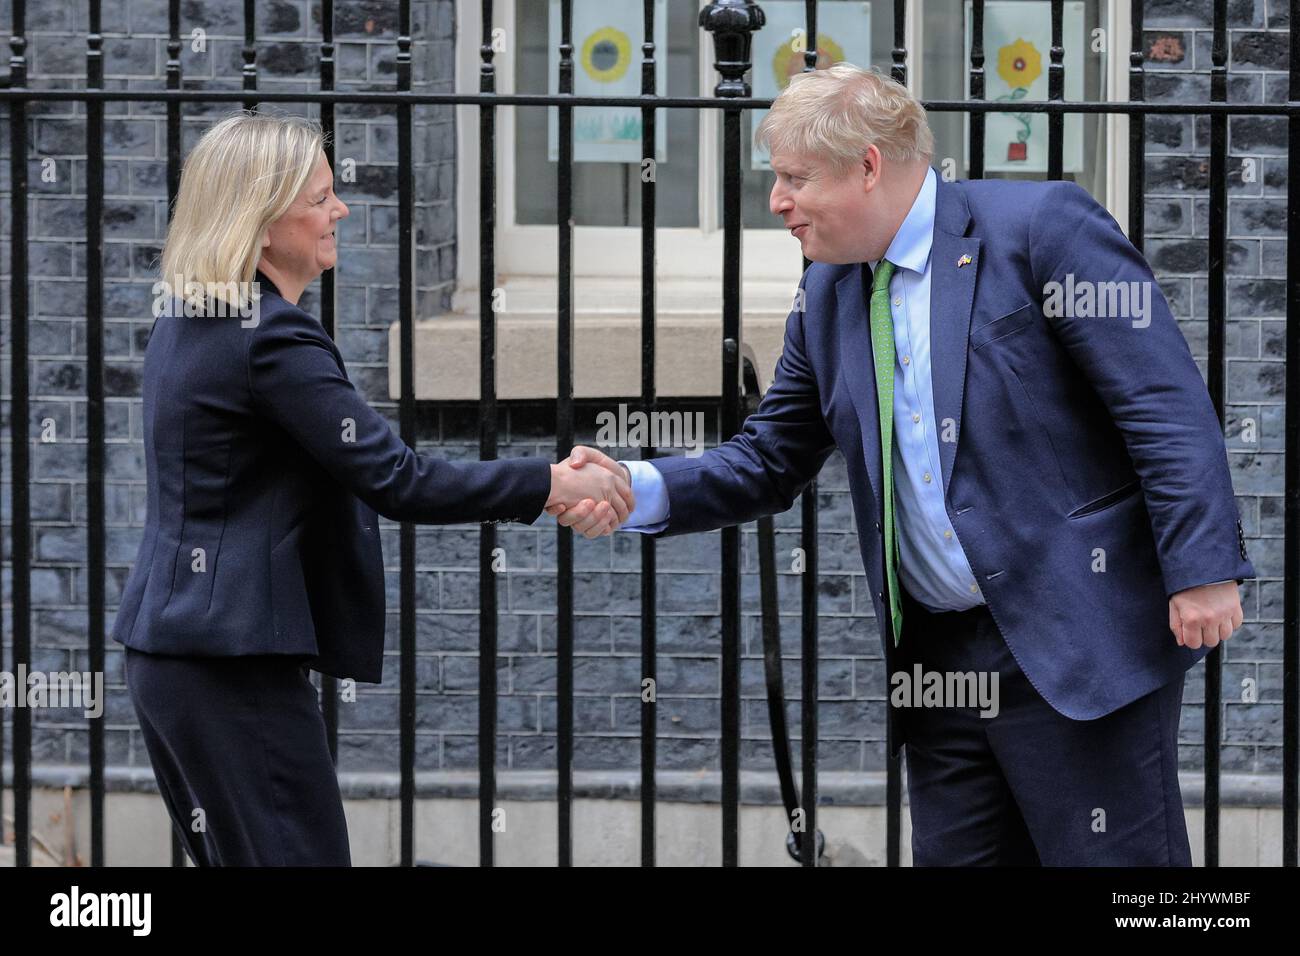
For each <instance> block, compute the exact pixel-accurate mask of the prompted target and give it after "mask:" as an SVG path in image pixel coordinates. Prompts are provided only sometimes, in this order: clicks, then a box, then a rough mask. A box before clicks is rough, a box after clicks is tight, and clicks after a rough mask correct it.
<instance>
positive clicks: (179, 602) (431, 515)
mask: <svg viewBox="0 0 1300 956" xmlns="http://www.w3.org/2000/svg"><path fill="white" fill-rule="evenodd" d="M257 279H258V281H259V282H260V283H261V291H262V297H261V299H260V301H259V302H258V303H257V308H256V309H255V310H254V312H253V314H252V315H251V316H249V317H247V318H242V317H240V316H239V315H234V316H231V317H229V318H217V317H213V316H184V315H181V314H176V315H169V314H164V315H162V316H161V317H159V318H157V319H155V321H154V326H153V331H152V333H151V335H150V337H149V344H148V347H147V349H146V350H145V359H144V388H143V391H144V447H145V463H146V471H147V477H148V512H147V515H146V519H145V527H144V535H143V537H142V539H141V541H140V550H139V553H138V555H137V557H136V562H135V566H134V567H133V568H132V570H131V574H130V576H129V577H128V578H127V582H126V587H125V589H124V591H123V594H122V600H121V604H120V606H119V608H118V612H117V617H116V620H115V622H114V627H113V639H114V640H115V641H118V642H120V643H122V644H124V645H126V646H127V647H131V648H134V649H136V650H140V651H146V652H150V653H156V654H175V655H192V656H200V657H206V656H214V657H223V656H236V655H244V654H301V655H306V656H310V657H313V658H315V660H314V661H313V662H312V663H311V666H312V667H313V668H314V669H315V670H318V671H321V672H322V673H326V674H332V675H334V676H337V677H352V678H355V679H356V680H360V681H366V682H372V683H377V682H379V681H380V680H381V676H382V663H383V648H384V565H383V553H382V551H381V550H380V545H379V527H378V520H377V518H376V513H378V514H381V515H383V516H384V517H386V518H390V519H392V520H394V521H412V522H418V523H421V524H448V523H453V522H486V521H495V522H503V521H519V522H525V523H529V524H531V523H532V522H534V521H536V520H537V518H538V516H539V515H540V514H541V512H542V508H543V506H544V505H545V503H546V499H547V496H548V495H549V494H550V484H551V477H550V463H549V462H548V461H546V460H544V459H541V458H522V459H505V460H499V461H482V462H480V461H472V462H450V461H446V460H441V459H438V458H432V457H429V456H426V455H419V454H416V453H415V452H414V451H412V450H411V449H410V448H408V447H407V446H406V444H405V443H404V442H403V441H402V440H401V439H400V438H398V436H397V435H396V434H394V432H393V430H392V428H391V427H389V424H388V422H387V420H385V419H384V418H383V417H382V416H381V415H380V414H379V413H378V412H376V411H375V410H374V409H372V408H371V407H370V406H369V405H367V404H366V402H365V400H364V399H363V398H362V397H361V396H360V395H359V394H358V393H357V391H356V389H355V388H353V386H352V383H351V382H350V381H349V380H348V376H347V370H346V369H345V368H344V365H343V358H342V356H341V355H340V354H339V350H338V349H337V348H336V347H335V345H334V342H333V341H332V340H331V339H330V337H329V336H328V335H327V334H326V333H325V330H324V328H323V327H322V326H321V324H320V322H319V321H317V320H316V319H315V318H313V317H312V316H311V315H309V314H308V313H306V312H304V311H303V310H302V309H300V308H298V307H297V306H296V305H294V304H292V303H290V302H288V301H286V300H285V299H284V298H283V297H282V296H281V295H280V293H279V290H278V289H276V287H275V285H274V283H272V282H271V281H270V280H269V279H268V278H267V277H266V275H265V274H263V273H261V272H260V271H259V272H258V274H257ZM174 311H176V312H180V310H179V309H174Z"/></svg>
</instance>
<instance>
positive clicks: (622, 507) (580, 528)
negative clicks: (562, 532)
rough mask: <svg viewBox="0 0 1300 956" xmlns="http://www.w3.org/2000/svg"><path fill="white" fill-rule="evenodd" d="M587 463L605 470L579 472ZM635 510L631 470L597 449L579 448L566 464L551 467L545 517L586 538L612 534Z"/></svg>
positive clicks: (565, 461)
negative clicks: (552, 518)
mask: <svg viewBox="0 0 1300 956" xmlns="http://www.w3.org/2000/svg"><path fill="white" fill-rule="evenodd" d="M600 459H603V461H602V460H600ZM588 462H591V463H594V464H600V465H604V467H601V468H588V469H585V470H580V469H582V466H583V465H584V464H586V463H588ZM606 462H608V463H609V464H608V465H605V463H606ZM611 466H612V467H611ZM635 507H636V502H635V499H633V497H632V476H631V475H630V474H629V473H628V470H627V469H626V468H624V467H623V466H622V465H620V464H619V463H618V462H616V461H613V460H612V459H610V458H607V457H606V456H605V455H602V454H601V453H600V452H598V451H596V450H595V449H594V448H587V447H585V446H583V445H579V446H577V447H575V448H574V449H573V452H572V453H571V454H570V455H569V457H568V458H567V459H566V460H564V461H562V462H560V463H559V464H558V465H552V466H551V494H550V497H548V498H547V499H546V513H547V514H549V515H554V516H556V517H557V518H558V520H559V523H560V524H561V525H563V526H565V527H571V528H573V530H574V531H577V532H578V533H579V534H582V535H584V536H585V537H587V538H599V537H600V536H601V535H606V534H610V533H611V532H613V531H614V530H616V529H617V528H618V526H619V525H621V524H622V523H623V522H624V521H626V520H627V516H628V515H629V514H631V513H632V509H633V508H635Z"/></svg>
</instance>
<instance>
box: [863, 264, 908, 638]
mask: <svg viewBox="0 0 1300 956" xmlns="http://www.w3.org/2000/svg"><path fill="white" fill-rule="evenodd" d="M893 274H894V264H893V263H892V262H890V261H889V260H887V259H881V260H880V263H879V264H878V265H877V266H876V271H875V274H874V275H873V276H872V282H871V310H870V312H871V346H872V353H873V354H874V355H875V363H876V397H877V399H878V404H879V405H880V457H881V469H882V471H883V472H884V486H883V490H882V491H881V494H882V495H884V498H885V580H886V581H887V582H888V584H889V608H890V618H891V621H890V623H891V625H892V626H893V630H894V646H895V647H897V646H898V642H899V641H900V640H901V639H902V636H903V608H902V604H901V602H900V600H899V587H898V528H897V525H896V524H895V523H894V318H893V315H892V314H891V312H890V310H889V277H890V276H892V275H893Z"/></svg>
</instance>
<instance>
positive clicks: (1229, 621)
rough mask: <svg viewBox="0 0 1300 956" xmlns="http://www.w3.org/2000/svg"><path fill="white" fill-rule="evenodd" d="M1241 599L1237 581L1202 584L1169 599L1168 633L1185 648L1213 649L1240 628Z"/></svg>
mask: <svg viewBox="0 0 1300 956" xmlns="http://www.w3.org/2000/svg"><path fill="white" fill-rule="evenodd" d="M1242 617H1243V615H1242V613H1241V598H1240V597H1239V596H1238V594H1237V582H1236V581H1220V582H1219V583H1218V584H1202V585H1201V586H1200V587H1195V588H1188V589H1187V590H1185V591H1178V592H1176V593H1175V594H1174V595H1173V597H1171V598H1170V599H1169V629H1170V630H1171V631H1173V632H1174V638H1175V639H1176V640H1177V641H1178V643H1179V644H1181V645H1183V646H1184V647H1190V648H1191V649H1192V650H1196V649H1197V648H1199V647H1200V646H1201V645H1202V644H1204V645H1205V646H1206V647H1215V646H1217V645H1218V643H1219V642H1220V641H1226V640H1227V639H1228V638H1230V637H1232V632H1233V631H1235V630H1236V629H1237V628H1239V627H1241V621H1242Z"/></svg>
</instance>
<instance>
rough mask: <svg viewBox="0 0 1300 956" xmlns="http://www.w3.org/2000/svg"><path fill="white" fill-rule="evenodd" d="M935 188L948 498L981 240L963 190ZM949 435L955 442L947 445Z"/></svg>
mask: <svg viewBox="0 0 1300 956" xmlns="http://www.w3.org/2000/svg"><path fill="white" fill-rule="evenodd" d="M936 186H937V190H936V193H935V200H934V240H933V243H932V244H931V246H930V379H931V382H932V383H933V385H934V417H935V427H936V428H937V429H938V430H939V462H940V464H941V465H942V466H943V490H944V496H945V498H946V496H947V494H948V486H949V482H950V479H951V477H952V465H953V459H954V458H955V457H956V454H957V439H958V437H959V436H960V434H961V416H962V401H963V398H964V396H965V391H966V353H967V351H968V343H969V342H970V314H971V308H972V307H973V306H974V304H975V277H976V275H977V273H978V272H979V267H980V240H979V239H977V238H975V237H973V236H966V235H965V232H966V228H967V226H968V225H969V224H970V210H969V208H968V207H967V205H966V197H965V195H964V194H963V192H962V190H961V188H960V187H959V186H957V185H956V184H954V183H945V182H944V181H943V179H942V178H940V179H939V181H938V183H937V184H936ZM967 257H969V258H967ZM958 263H962V264H961V265H959V264H958ZM949 420H951V421H952V423H953V425H952V427H951V429H948V428H945V425H944V423H945V422H947V421H949ZM945 436H948V437H950V438H951V441H945V440H944V438H945Z"/></svg>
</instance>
